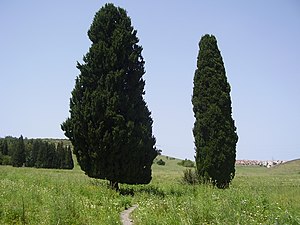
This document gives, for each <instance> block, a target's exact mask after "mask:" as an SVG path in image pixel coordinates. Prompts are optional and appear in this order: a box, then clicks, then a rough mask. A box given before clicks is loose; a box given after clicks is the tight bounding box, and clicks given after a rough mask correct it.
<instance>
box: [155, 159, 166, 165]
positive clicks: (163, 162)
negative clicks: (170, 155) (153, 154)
mask: <svg viewBox="0 0 300 225" xmlns="http://www.w3.org/2000/svg"><path fill="white" fill-rule="evenodd" d="M156 164H157V165H160V166H164V165H166V162H165V161H164V160H162V159H159V160H158V161H157V162H156Z"/></svg>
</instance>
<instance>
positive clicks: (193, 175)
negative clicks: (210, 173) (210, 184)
mask: <svg viewBox="0 0 300 225" xmlns="http://www.w3.org/2000/svg"><path fill="white" fill-rule="evenodd" d="M182 182H183V183H184V184H192V185H195V184H198V183H199V176H198V174H197V171H195V170H192V169H187V170H185V171H183V177H182Z"/></svg>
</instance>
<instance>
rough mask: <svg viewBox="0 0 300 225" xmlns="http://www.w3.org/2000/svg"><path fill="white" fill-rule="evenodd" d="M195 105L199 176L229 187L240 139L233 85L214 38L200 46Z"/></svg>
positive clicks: (211, 36)
mask: <svg viewBox="0 0 300 225" xmlns="http://www.w3.org/2000/svg"><path fill="white" fill-rule="evenodd" d="M192 103H193V111H194V115H195V118H196V120H195V124H194V129H193V134H194V138H195V146H196V166H197V171H198V174H199V176H200V178H201V179H202V180H203V181H204V182H212V183H213V185H216V186H217V187H219V188H225V187H228V185H229V183H230V182H231V180H232V179H233V178H234V175H235V158H236V143H237V140H238V136H237V133H236V127H235V125H234V120H233V119H232V108H231V98H230V85H229V83H228V82H227V77H226V73H225V68H224V63H223V59H222V56H221V53H220V51H219V49H218V46H217V40H216V38H215V37H214V36H213V35H205V36H203V37H202V38H201V40H200V42H199V54H198V60H197V69H196V71H195V75H194V89H193V97H192Z"/></svg>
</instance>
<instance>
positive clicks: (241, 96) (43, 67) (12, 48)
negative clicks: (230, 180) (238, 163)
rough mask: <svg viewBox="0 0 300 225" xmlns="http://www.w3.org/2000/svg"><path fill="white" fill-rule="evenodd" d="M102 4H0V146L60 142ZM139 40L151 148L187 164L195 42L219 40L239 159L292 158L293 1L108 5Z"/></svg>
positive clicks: (296, 46)
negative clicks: (7, 140) (126, 19)
mask: <svg viewBox="0 0 300 225" xmlns="http://www.w3.org/2000/svg"><path fill="white" fill-rule="evenodd" d="M105 3H106V2H104V1H99V0H97V1H96V0H89V1H83V0H81V1H79V0H64V1H60V0H51V1H39V0H35V1H34V0H27V1H11V0H2V1H1V2H0V31H1V35H0V83H1V88H0V104H1V108H0V137H4V136H7V135H12V136H20V135H21V134H23V136H26V137H29V138H31V137H55V138H63V137H64V135H63V132H62V131H61V130H60V124H61V123H62V121H64V120H65V119H66V118H67V117H68V115H69V98H70V93H71V90H72V89H73V87H74V81H75V77H76V76H77V75H78V73H79V71H78V70H77V69H76V61H82V56H83V55H84V54H86V52H87V51H88V48H89V46H90V41H89V40H88V37H87V34H86V33H87V30H88V29H89V26H90V24H91V22H92V19H93V17H94V15H95V13H96V11H98V10H99V9H100V7H101V6H103V5H104V4H105ZM113 3H115V5H117V6H121V7H123V8H125V9H126V10H127V12H128V15H129V16H130V17H131V19H132V24H133V26H134V27H135V29H136V30H137V31H138V37H139V38H140V44H141V45H142V46H143V48H144V50H143V56H144V58H145V62H146V65H145V67H146V75H145V80H146V95H145V99H146V101H147V103H148V106H149V109H150V110H151V111H152V117H153V120H154V126H153V131H154V135H155V136H156V139H157V145H158V147H159V148H161V149H162V150H163V153H164V154H166V155H171V156H175V157H180V158H190V159H193V157H194V139H193V135H192V127H193V123H194V116H193V112H192V104H191V95H192V89H193V76H194V71H195V69H196V60H197V54H198V42H199V40H200V38H201V36H203V35H204V34H207V33H208V34H214V35H215V36H216V38H217V40H218V46H219V49H220V50H221V54H222V56H223V60H224V63H225V68H226V73H227V77H228V81H229V83H230V85H231V88H232V91H231V97H232V108H233V118H234V120H235V123H236V126H237V131H238V135H239V142H238V145H237V158H238V159H272V158H273V159H294V158H300V132H299V129H300V101H299V100H300V2H299V1H297V0H294V1H293V0H285V1H281V0H280V1H279V0H278V1H277V0H266V1H261V0H252V1H157V0H153V1H138V0H132V1H126V2H125V1H113Z"/></svg>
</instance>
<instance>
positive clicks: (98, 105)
mask: <svg viewBox="0 0 300 225" xmlns="http://www.w3.org/2000/svg"><path fill="white" fill-rule="evenodd" d="M136 33H137V32H136V30H134V29H133V27H132V26H131V20H130V18H129V17H128V16H127V13H126V11H125V10H124V9H122V8H117V7H115V6H114V5H113V4H106V5H105V6H104V7H102V8H101V9H100V10H99V11H98V12H97V13H96V15H95V17H94V21H93V23H92V25H91V27H90V29H89V31H88V36H89V39H90V40H91V42H92V44H91V47H90V49H89V52H88V53H87V54H86V55H85V56H84V58H83V61H84V63H83V64H80V63H78V65H77V68H78V69H79V70H80V74H79V76H78V77H77V79H76V83H75V87H74V89H73V91H72V97H71V100H70V118H68V119H67V120H66V121H65V122H64V123H63V124H62V130H63V131H64V132H65V135H66V136H67V137H68V138H69V139H70V140H71V142H72V144H73V146H74V153H75V154H76V156H77V160H78V162H79V165H80V166H81V169H82V170H84V171H85V172H86V174H87V175H88V176H90V177H94V178H100V179H107V180H109V181H110V182H111V184H117V183H128V184H146V183H149V182H150V180H151V165H152V162H153V160H154V158H155V157H156V155H157V152H156V150H155V147H154V145H155V138H154V137H153V136H152V119H151V117H150V112H149V110H148V108H147V106H146V102H145V101H144V99H143V95H144V85H145V82H144V80H143V78H142V77H143V75H144V73H145V71H144V60H143V57H142V55H141V52H142V47H141V46H139V45H138V41H139V40H138V38H137V36H136ZM114 186H115V185H114Z"/></svg>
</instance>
